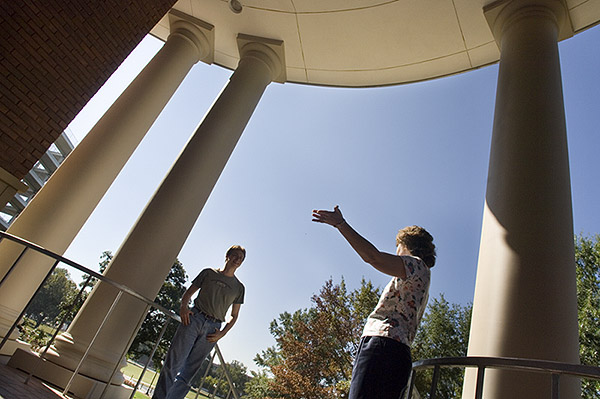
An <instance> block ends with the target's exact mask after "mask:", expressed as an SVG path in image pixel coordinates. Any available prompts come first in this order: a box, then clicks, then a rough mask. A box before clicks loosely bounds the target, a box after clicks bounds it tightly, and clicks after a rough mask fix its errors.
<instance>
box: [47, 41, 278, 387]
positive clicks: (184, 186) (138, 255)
mask: <svg viewBox="0 0 600 399" xmlns="http://www.w3.org/2000/svg"><path fill="white" fill-rule="evenodd" d="M238 43H239V44H240V54H241V59H240V62H239V65H238V67H237V69H236V71H235V72H234V73H233V75H232V76H231V79H230V81H229V83H228V84H227V86H226V87H225V89H224V90H223V92H222V93H221V95H220V96H219V98H218V99H217V101H216V102H215V103H214V105H213V106H212V108H211V110H210V111H209V113H208V114H207V115H206V117H205V118H204V120H203V121H202V122H201V123H200V125H199V127H198V128H197V130H196V132H195V133H194V134H193V135H192V137H191V139H190V140H189V142H188V143H187V144H186V147H185V149H184V150H183V152H182V153H181V154H180V156H179V158H178V159H177V161H176V162H175V164H174V165H173V167H172V168H171V170H170V171H169V173H168V175H167V176H166V178H165V179H164V181H163V182H162V184H161V186H160V187H159V188H158V190H157V191H156V193H155V194H154V196H153V198H152V199H151V201H150V202H149V203H148V205H147V206H146V208H145V210H144V211H143V213H142V215H141V216H140V217H139V219H138V220H137V222H136V224H135V226H134V227H133V228H132V230H131V231H130V233H129V235H128V237H127V239H126V240H125V242H124V243H123V244H122V246H121V248H120V249H119V250H118V251H117V253H116V254H115V257H114V259H113V260H112V262H111V264H110V265H109V267H108V269H107V271H106V273H105V275H106V276H107V277H109V278H110V279H112V280H115V281H117V282H120V283H122V284H124V285H127V286H129V287H131V288H133V289H134V290H136V291H138V292H139V293H141V294H142V295H144V296H146V297H148V298H154V297H155V296H156V294H157V293H158V291H159V290H160V288H161V286H162V284H163V283H164V280H165V278H166V276H167V274H168V272H169V270H170V269H171V266H172V265H173V262H174V261H175V258H176V256H177V255H178V253H179V251H180V250H181V247H182V246H183V244H184V243H185V240H186V238H187V236H188V235H189V233H190V231H191V230H192V227H193V226H194V223H195V222H196V219H197V218H198V216H199V215H200V212H201V210H202V208H203V206H204V204H205V203H206V200H207V199H208V197H209V195H210V192H211V191H212V189H213V187H214V185H215V184H216V182H217V179H218V178H219V175H220V174H221V172H222V170H223V168H224V167H225V164H226V163H227V160H228V159H229V156H230V155H231V153H232V151H233V149H234V148H235V145H236V143H237V142H238V140H239V138H240V136H241V134H242V132H243V130H244V128H245V126H246V124H247V123H248V120H249V119H250V117H251V116H252V113H253V111H254V109H255V108H256V106H257V104H258V102H259V100H260V98H261V96H262V94H263V92H264V90H265V88H266V87H267V85H268V84H269V83H270V82H271V81H273V80H275V79H277V80H278V81H284V80H285V78H284V75H283V71H284V59H283V46H282V45H283V43H281V42H275V41H270V40H265V39H257V38H252V37H246V36H243V37H239V38H238ZM115 296H116V291H115V289H113V288H112V287H110V286H107V285H106V284H99V285H97V286H96V287H95V288H94V291H93V292H92V294H91V295H90V297H89V298H88V300H87V301H86V303H85V304H84V306H83V307H82V309H81V311H80V312H79V313H78V315H77V317H76V319H75V320H74V321H73V323H72V324H71V326H70V327H69V329H68V331H67V333H66V334H63V335H61V336H59V338H58V339H57V342H56V353H55V354H53V355H51V356H49V360H50V362H47V363H45V364H44V365H42V366H41V367H40V368H41V369H44V370H46V371H43V372H44V373H46V372H47V370H49V369H50V368H52V367H57V366H61V367H62V368H64V369H70V370H73V369H74V367H75V366H76V365H77V362H78V361H79V359H80V358H81V356H82V354H83V353H84V352H85V350H86V347H87V345H88V343H89V342H91V340H92V338H93V336H94V334H95V333H96V332H97V330H98V326H99V325H100V323H101V321H102V319H103V317H104V315H105V314H106V312H107V311H108V309H109V307H110V306H111V304H112V302H113V299H114V298H115ZM144 310H145V304H142V303H140V302H139V301H137V300H134V299H132V298H130V297H127V295H123V297H122V299H121V301H120V302H119V304H118V305H117V306H116V308H115V310H114V313H113V316H112V317H111V319H110V320H109V322H108V323H107V324H106V325H105V327H104V329H102V330H101V332H100V334H99V335H98V338H97V340H96V341H95V343H94V345H93V347H92V349H91V351H90V352H89V355H88V357H87V358H86V361H85V363H84V365H83V367H82V369H81V373H82V374H85V375H86V376H89V377H92V378H94V379H96V380H98V381H102V382H106V381H108V379H109V378H110V374H111V372H112V370H113V369H114V367H115V365H117V364H118V363H119V360H120V357H121V355H122V353H123V352H124V351H125V350H126V349H127V346H128V343H129V340H130V337H131V336H132V334H135V332H136V328H137V323H138V320H139V318H140V317H141V316H142V315H143V313H144ZM43 372H40V374H41V373H43ZM40 376H41V377H42V378H45V379H48V380H50V381H51V382H54V383H57V384H59V385H60V384H61V382H60V381H57V380H53V379H50V377H49V376H48V374H43V375H40ZM121 381H122V376H121V375H120V374H119V375H117V376H116V377H115V379H113V381H112V383H114V384H120V383H121Z"/></svg>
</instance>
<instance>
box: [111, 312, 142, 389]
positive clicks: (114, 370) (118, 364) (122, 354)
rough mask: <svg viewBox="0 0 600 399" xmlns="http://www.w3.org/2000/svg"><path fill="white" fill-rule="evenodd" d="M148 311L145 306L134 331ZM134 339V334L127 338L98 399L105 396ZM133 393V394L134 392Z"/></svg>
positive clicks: (140, 324)
mask: <svg viewBox="0 0 600 399" xmlns="http://www.w3.org/2000/svg"><path fill="white" fill-rule="evenodd" d="M148 309H150V305H146V311H145V312H142V315H141V317H140V320H139V321H138V324H137V326H136V329H135V331H139V329H140V327H141V326H142V323H143V322H144V319H145V318H146V316H147V315H148ZM135 337H136V334H132V335H131V337H130V338H129V342H127V346H125V348H124V349H123V352H122V353H121V357H120V358H119V360H118V361H117V364H116V365H115V368H114V369H113V371H112V373H111V374H110V377H108V381H106V385H105V386H104V389H103V390H102V393H101V394H100V399H104V395H105V394H106V392H108V386H109V385H110V382H111V381H112V379H113V377H114V376H115V374H117V370H119V369H120V367H119V366H120V365H121V362H122V361H123V359H124V358H125V355H127V351H128V350H129V347H131V344H132V343H133V340H134V339H135ZM133 393H134V394H135V391H134V392H133Z"/></svg>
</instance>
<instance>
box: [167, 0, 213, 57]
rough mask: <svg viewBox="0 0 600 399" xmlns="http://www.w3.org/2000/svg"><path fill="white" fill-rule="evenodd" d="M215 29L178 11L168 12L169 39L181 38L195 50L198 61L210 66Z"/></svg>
mask: <svg viewBox="0 0 600 399" xmlns="http://www.w3.org/2000/svg"><path fill="white" fill-rule="evenodd" d="M214 28H215V27H214V26H213V25H211V24H209V23H208V22H204V21H202V20H200V19H198V18H194V17H192V16H189V15H187V14H185V13H183V12H181V11H178V10H171V11H169V30H170V33H169V38H170V37H171V36H178V37H182V38H183V39H185V40H187V41H188V42H190V44H191V45H192V46H194V47H195V48H196V50H197V54H198V61H202V62H204V63H206V64H212V63H213V61H214V53H215V29H214ZM168 40H169V39H168V38H167V41H168Z"/></svg>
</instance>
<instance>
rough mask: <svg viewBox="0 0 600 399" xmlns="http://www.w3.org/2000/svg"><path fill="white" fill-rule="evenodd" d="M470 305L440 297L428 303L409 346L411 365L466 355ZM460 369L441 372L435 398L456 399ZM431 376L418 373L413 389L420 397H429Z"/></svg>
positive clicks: (460, 387)
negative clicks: (420, 361) (414, 388)
mask: <svg viewBox="0 0 600 399" xmlns="http://www.w3.org/2000/svg"><path fill="white" fill-rule="evenodd" d="M471 311H472V305H471V304H468V305H466V306H461V305H458V304H451V303H449V302H448V301H447V300H446V299H445V298H444V295H443V294H441V295H440V297H439V299H438V298H434V299H433V300H430V301H429V305H428V307H427V311H426V313H425V314H424V315H423V319H422V320H421V324H420V326H419V329H418V330H417V335H416V337H415V340H414V341H413V344H412V348H411V349H412V350H411V352H412V356H413V361H416V360H421V359H432V358H438V357H460V356H466V355H467V347H468V343H469V329H470V327H471ZM463 374H464V371H463V369H460V368H450V369H442V371H441V374H440V380H439V383H438V386H437V391H436V394H437V396H436V397H438V398H442V399H444V398H447V399H449V398H459V397H460V396H461V392H462V382H463ZM432 376H433V372H432V371H431V370H428V371H419V372H418V373H417V376H416V380H415V385H416V388H417V390H418V391H419V392H420V393H425V392H427V393H429V389H430V387H431V380H432Z"/></svg>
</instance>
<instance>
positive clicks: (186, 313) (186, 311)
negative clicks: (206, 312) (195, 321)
mask: <svg viewBox="0 0 600 399" xmlns="http://www.w3.org/2000/svg"><path fill="white" fill-rule="evenodd" d="M191 314H193V312H192V311H191V310H190V308H188V307H187V305H181V308H180V309H179V316H181V324H183V325H184V326H188V325H189V324H190V315H191Z"/></svg>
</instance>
